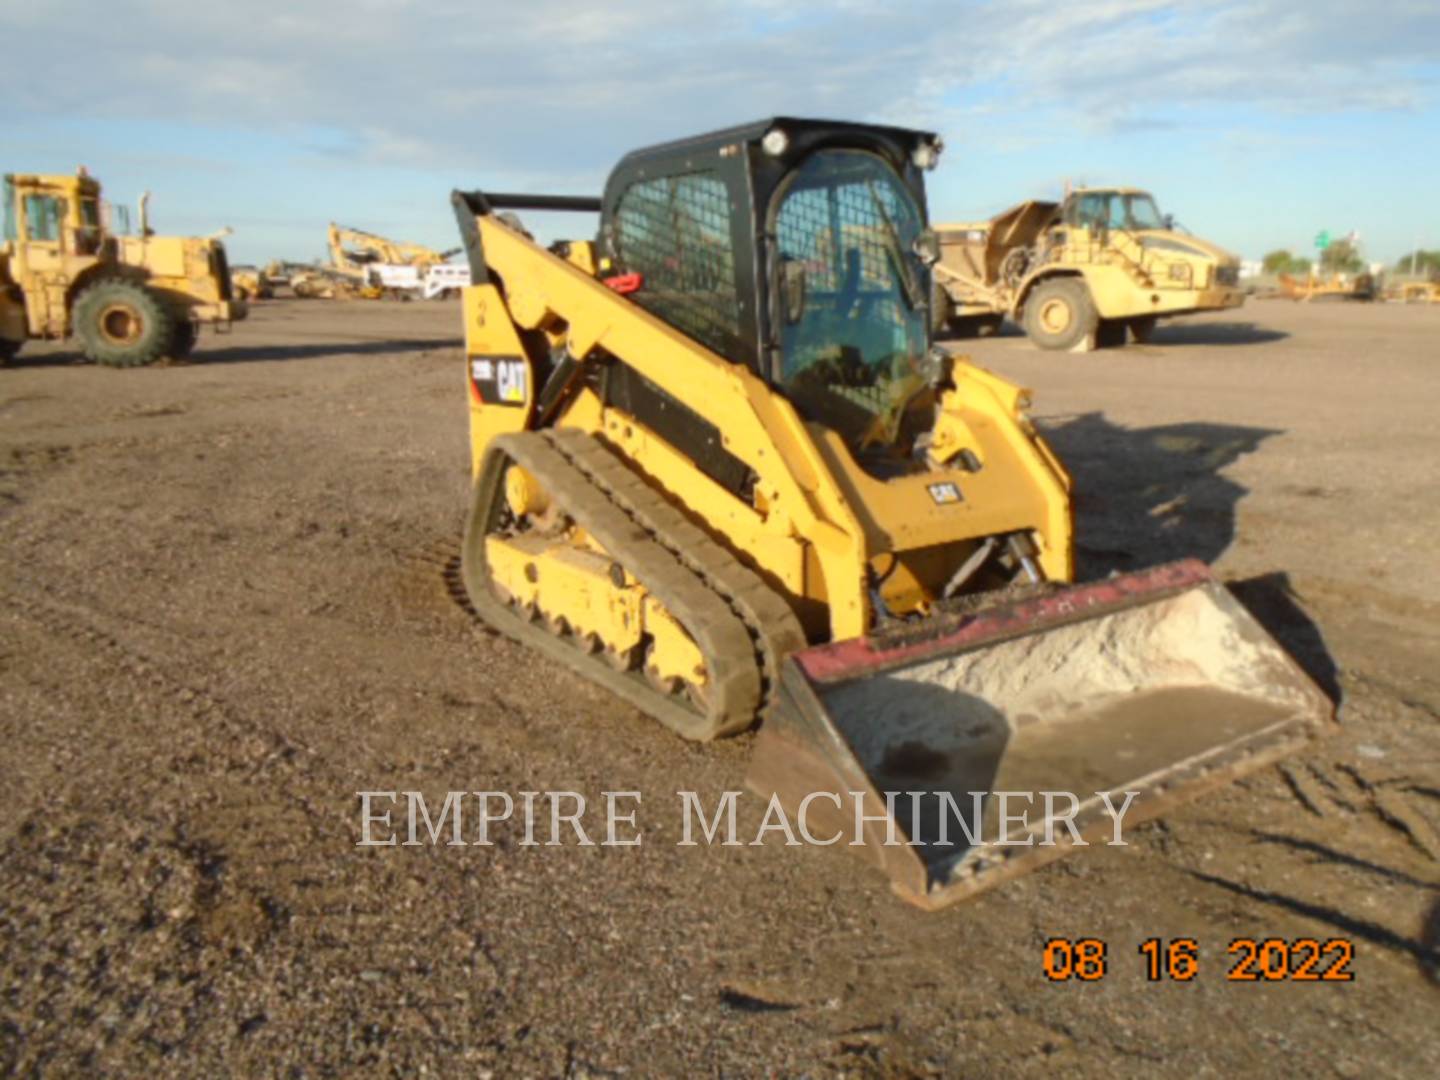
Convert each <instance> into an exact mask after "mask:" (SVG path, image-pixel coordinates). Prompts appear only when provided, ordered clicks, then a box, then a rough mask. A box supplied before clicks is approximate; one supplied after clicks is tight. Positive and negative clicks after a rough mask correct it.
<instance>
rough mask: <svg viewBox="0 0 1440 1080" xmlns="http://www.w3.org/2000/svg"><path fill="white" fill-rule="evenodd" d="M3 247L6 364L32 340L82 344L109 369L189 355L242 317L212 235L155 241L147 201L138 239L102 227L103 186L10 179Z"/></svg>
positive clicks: (1, 345) (0, 312)
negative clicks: (215, 329) (208, 331)
mask: <svg viewBox="0 0 1440 1080" xmlns="http://www.w3.org/2000/svg"><path fill="white" fill-rule="evenodd" d="M4 200H5V206H4V214H5V239H4V244H3V246H0V363H3V362H4V361H5V360H8V359H9V358H10V357H12V356H14V355H15V353H16V352H17V351H19V349H20V346H21V345H22V344H23V343H24V342H25V341H26V340H28V339H31V338H40V339H46V338H49V339H65V338H68V337H71V336H72V335H73V336H75V337H78V338H79V339H80V344H81V347H82V348H83V349H84V352H85V355H86V356H87V357H89V358H90V359H91V360H94V361H95V362H97V363H101V364H108V365H110V366H112V367H135V366H137V365H141V364H149V363H153V362H154V361H156V360H159V359H161V358H162V357H183V356H186V355H188V354H189V352H190V350H191V349H193V348H194V347H195V342H196V340H197V338H198V336H199V330H200V326H201V325H202V324H205V323H210V324H212V325H217V326H218V325H228V324H229V323H231V322H232V321H234V320H237V319H243V318H244V317H245V305H244V303H243V302H241V301H239V300H237V299H235V298H233V296H232V294H231V282H230V270H229V267H228V264H227V263H226V258H225V246H224V245H223V244H222V243H220V241H219V240H218V239H216V238H214V237H190V236H156V235H154V234H153V233H152V232H151V231H150V228H149V224H148V222H147V220H146V216H145V208H144V206H145V200H144V199H142V200H141V213H140V234H139V235H138V236H117V235H114V234H112V233H111V232H110V231H109V230H108V229H107V228H106V226H105V222H104V216H105V215H104V214H103V212H102V206H103V204H102V202H101V198H100V182H99V181H98V180H96V179H95V178H94V177H92V176H88V175H86V173H85V171H84V170H83V169H81V170H80V171H79V172H78V173H77V174H76V175H75V176H36V175H20V174H15V175H7V176H6V177H5V182H4Z"/></svg>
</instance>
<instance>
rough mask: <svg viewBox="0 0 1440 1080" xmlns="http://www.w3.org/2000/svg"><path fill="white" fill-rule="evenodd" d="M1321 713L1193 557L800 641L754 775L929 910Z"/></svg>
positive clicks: (755, 782) (1181, 792)
mask: <svg viewBox="0 0 1440 1080" xmlns="http://www.w3.org/2000/svg"><path fill="white" fill-rule="evenodd" d="M1333 719H1334V706H1333V705H1332V703H1331V702H1330V700H1329V699H1328V698H1327V697H1326V696H1325V695H1324V694H1323V693H1322V692H1321V691H1320V689H1319V688H1318V687H1317V686H1316V685H1315V684H1314V683H1313V682H1312V681H1311V680H1310V679H1309V677H1308V676H1306V675H1305V673H1304V672H1303V671H1301V669H1300V668H1299V667H1298V666H1297V665H1296V664H1295V662H1294V661H1293V660H1292V659H1291V658H1290V656H1289V655H1288V654H1287V653H1286V652H1285V651H1284V649H1282V648H1281V647H1280V646H1279V645H1278V644H1277V643H1276V642H1275V641H1274V639H1272V638H1271V637H1270V636H1269V635H1268V634H1267V633H1266V632H1265V631H1264V630H1263V629H1262V628H1261V627H1260V625H1259V624H1258V623H1257V622H1256V621H1255V620H1254V619H1253V618H1252V617H1251V616H1250V614H1249V613H1248V612H1247V611H1245V609H1244V608H1243V607H1241V606H1240V604H1239V603H1238V602H1237V601H1236V600H1235V599H1234V597H1233V596H1231V594H1230V593H1229V591H1228V590H1227V589H1225V587H1224V586H1223V585H1221V584H1220V583H1218V582H1217V581H1215V580H1214V579H1213V578H1212V577H1211V576H1210V573H1209V571H1208V570H1207V569H1206V568H1205V567H1204V565H1203V564H1201V563H1199V562H1195V561H1193V560H1191V561H1186V562H1180V563H1173V564H1170V565H1167V566H1162V567H1159V568H1156V569H1154V570H1149V571H1145V572H1142V573H1138V574H1132V575H1130V576H1127V577H1118V578H1112V579H1110V580H1108V581H1104V582H1100V583H1097V584H1092V585H1083V586H1076V587H1072V588H1068V589H1066V590H1064V591H1062V592H1057V593H1052V594H1050V595H1047V596H1043V597H1040V598H1037V599H1032V600H1027V601H1023V602H1020V603H1016V604H1012V605H1008V606H1002V607H997V608H992V609H989V610H986V611H983V612H981V613H979V614H976V615H972V616H968V617H963V618H959V619H953V620H951V621H949V622H941V621H939V620H937V621H936V622H935V623H933V624H925V625H924V626H923V627H921V628H918V629H917V630H916V632H914V633H911V634H908V635H899V636H894V635H892V636H887V637H884V638H859V639H854V640H851V641H844V642H838V643H835V644H832V645H822V646H817V647H815V648H811V649H807V650H804V651H802V652H799V653H795V654H793V655H792V656H791V657H790V658H789V659H788V660H787V661H786V664H785V670H784V673H783V676H782V695H781V702H780V707H779V708H778V709H777V710H776V712H775V715H774V716H773V717H772V718H771V719H770V720H769V721H767V723H766V724H765V726H764V727H763V728H761V731H760V734H759V736H758V738H757V740H756V746H755V758H754V761H753V763H752V765H751V768H750V774H749V776H748V777H747V783H748V785H749V786H750V788H751V789H752V790H754V791H756V792H757V793H759V794H760V795H762V796H764V797H767V798H768V797H770V796H771V795H778V796H779V798H780V801H781V803H782V805H783V806H784V807H785V809H786V811H787V813H788V815H789V817H790V820H791V821H799V822H801V823H802V824H804V825H805V826H806V831H807V834H808V835H807V839H809V840H812V841H813V842H817V843H824V842H827V841H831V840H832V837H833V838H835V839H834V842H836V844H837V846H843V845H849V846H851V847H852V850H856V851H860V852H863V853H864V854H865V855H866V856H868V857H869V858H871V859H872V860H873V861H875V862H876V863H878V864H879V866H880V867H881V868H882V869H883V870H884V871H885V872H886V873H887V874H888V875H889V876H890V878H891V881H892V882H893V884H894V887H895V888H896V890H897V891H898V892H899V893H900V894H901V895H902V896H904V897H905V898H906V899H908V900H910V901H912V902H914V903H916V904H919V905H920V906H922V907H927V908H938V907H943V906H945V905H947V904H951V903H954V902H955V901H957V900H961V899H964V898H966V897H968V896H971V895H973V894H974V893H976V892H979V891H981V890H982V889H986V888H990V887H991V886H993V885H996V884H999V883H1000V882H1003V881H1006V880H1008V879H1010V878H1013V877H1016V876H1018V875H1020V874H1023V873H1026V872H1027V871H1029V870H1031V869H1034V868H1035V867H1036V866H1038V865H1040V864H1042V863H1045V862H1048V861H1050V860H1051V859H1054V858H1057V857H1059V856H1060V855H1064V854H1066V853H1067V852H1068V851H1069V850H1070V848H1071V847H1073V846H1075V845H1076V844H1077V843H1079V842H1082V838H1083V842H1084V843H1090V842H1095V843H1110V842H1112V841H1113V840H1114V839H1115V836H1116V824H1115V822H1116V817H1117V815H1118V816H1119V818H1120V820H1121V823H1122V826H1123V828H1129V827H1130V826H1132V825H1134V824H1135V823H1136V822H1137V821H1139V820H1141V819H1143V818H1146V817H1153V816H1155V815H1156V814H1159V813H1161V812H1162V811H1164V810H1165V809H1167V808H1168V807H1170V806H1172V805H1174V804H1176V803H1179V802H1182V801H1184V800H1187V799H1190V798H1193V797H1194V796H1196V795H1197V794H1199V793H1201V792H1203V791H1205V790H1207V789H1210V788H1213V787H1217V786H1219V785H1221V784H1223V783H1226V782H1228V781H1230V780H1233V779H1234V778H1235V777H1237V776H1240V775H1242V774H1244V773H1247V772H1250V771H1252V770H1254V769H1257V768H1260V767H1261V766H1263V765H1266V764H1268V763H1269V762H1272V761H1274V760H1275V759H1276V758H1279V757H1281V756H1283V755H1284V754H1287V753H1289V752H1290V751H1292V750H1294V749H1295V748H1297V747H1299V746H1301V745H1302V744H1304V743H1306V742H1307V741H1309V740H1310V739H1312V738H1315V737H1316V736H1317V735H1320V734H1322V733H1323V732H1324V731H1325V730H1326V729H1327V728H1328V727H1329V726H1330V723H1331V722H1332V721H1333ZM1107 799H1108V803H1107ZM1127 803H1128V805H1127ZM1121 835H1122V838H1123V832H1122V834H1121Z"/></svg>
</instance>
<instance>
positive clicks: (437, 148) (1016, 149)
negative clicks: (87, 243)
mask: <svg viewBox="0 0 1440 1080" xmlns="http://www.w3.org/2000/svg"><path fill="white" fill-rule="evenodd" d="M0 40H4V41H5V42H6V43H7V45H8V46H9V47H8V48H7V50H6V52H7V59H6V63H5V64H4V65H0V89H3V94H4V100H5V101H6V103H7V106H6V113H7V116H6V120H5V123H4V125H3V127H0V169H4V170H5V171H13V170H35V171H70V170H73V169H74V167H75V166H76V165H77V164H80V163H82V162H83V163H84V164H85V165H86V166H88V167H89V169H90V170H91V172H93V173H95V174H96V175H98V176H99V177H100V178H101V179H102V181H103V182H104V184H105V186H106V189H107V194H108V195H109V197H111V198H112V199H115V200H118V201H123V202H127V203H133V202H134V200H135V198H136V196H137V195H138V194H139V192H140V191H141V190H143V189H146V188H148V189H150V190H151V191H152V192H153V193H154V200H153V203H152V213H153V218H154V221H155V224H156V226H157V227H158V228H159V229H160V230H161V231H165V232H183V233H206V232H211V231H213V230H215V229H218V228H220V227H221V226H223V225H229V226H231V227H232V228H233V229H234V230H235V232H234V235H233V236H232V237H231V238H230V239H229V240H228V241H227V243H228V244H229V246H230V248H231V251H232V253H233V258H234V260H235V261H237V262H247V261H248V262H255V261H264V260H266V259H268V258H272V257H284V258H291V259H297V260H308V259H310V258H313V257H316V256H319V255H321V254H322V252H323V247H324V233H325V225H326V223H327V222H328V221H330V220H331V219H334V220H337V221H340V222H341V223H343V224H347V225H353V226H356V227H359V228H364V229H369V230H371V231H375V232H381V233H385V234H387V235H393V236H396V237H397V238H402V239H413V240H418V241H421V242H426V243H430V244H432V245H434V246H437V247H452V246H454V245H455V243H456V242H457V240H456V232H455V226H454V222H453V218H452V217H451V216H450V210H449V203H448V193H449V191H450V189H451V188H452V187H455V186H467V187H472V186H473V187H486V186H488V187H491V188H494V189H502V190H531V191H554V192H574V193H595V192H598V190H599V188H600V186H601V184H602V183H603V180H604V177H605V174H606V173H607V171H608V170H609V167H610V166H611V165H612V164H613V163H614V162H615V161H616V160H617V159H618V158H619V157H620V156H621V154H623V153H624V152H625V151H627V150H630V149H633V148H634V147H637V146H641V145H645V144H647V143H650V142H654V141H658V140H661V139H666V138H673V137H676V136H680V135H686V134H692V133H695V132H699V131H705V130H709V129H711V128H715V127H721V126H726V125H729V124H732V123H737V122H741V121H745V120H750V119H756V118H759V117H763V116H767V115H772V114H784V113H789V114H799V115H818V116H832V117H841V118H847V119H857V120H872V121H884V122H888V123H898V124H903V125H908V126H914V127H924V128H928V129H931V130H936V131H939V132H940V133H941V134H942V135H943V136H944V138H945V141H946V145H947V150H946V154H945V156H944V158H943V159H942V162H941V165H940V168H939V169H938V170H937V171H936V172H935V173H934V174H932V179H931V188H930V195H931V213H932V217H933V218H934V219H935V220H937V221H943V220H957V219H958V220H966V219H972V218H981V217H986V216H989V215H990V214H992V213H995V212H997V211H999V210H1001V209H1003V208H1004V207H1005V206H1007V205H1009V204H1011V203H1013V202H1016V201H1019V200H1020V199H1024V198H1030V197H1035V196H1042V195H1054V194H1056V193H1057V192H1058V191H1059V190H1060V188H1061V186H1062V185H1063V183H1064V182H1065V180H1066V179H1067V178H1069V179H1070V180H1072V181H1075V182H1087V183H1095V184H1098V183H1124V184H1133V185H1137V186H1143V187H1148V188H1150V189H1151V190H1153V191H1154V192H1155V194H1156V196H1157V199H1158V200H1159V202H1160V204H1161V206H1162V209H1166V210H1169V211H1171V212H1173V213H1174V214H1175V215H1176V217H1177V218H1178V219H1179V220H1180V222H1181V223H1182V224H1184V225H1186V226H1187V227H1189V228H1190V229H1192V230H1193V231H1195V232H1197V233H1199V234H1201V235H1203V236H1206V237H1209V238H1211V239H1214V240H1216V241H1217V242H1219V243H1221V244H1223V245H1225V246H1227V247H1229V248H1231V249H1232V250H1235V251H1237V252H1240V253H1241V254H1243V255H1245V256H1247V257H1251V258H1258V257H1259V256H1260V255H1261V254H1263V253H1264V252H1265V251H1268V250H1271V249H1273V248H1277V247H1290V248H1292V249H1295V250H1305V249H1308V246H1309V244H1310V242H1311V240H1312V238H1313V237H1314V235H1315V233H1316V232H1317V231H1318V230H1320V229H1328V230H1329V231H1330V232H1332V233H1334V234H1337V235H1338V234H1343V233H1346V232H1349V231H1351V230H1356V231H1358V232H1359V234H1360V237H1361V243H1362V247H1363V249H1364V251H1365V253H1366V255H1367V257H1369V258H1370V259H1372V260H1383V261H1385V262H1393V261H1394V260H1395V259H1396V258H1397V257H1399V256H1400V255H1401V254H1402V253H1404V252H1405V251H1407V250H1408V249H1409V248H1410V247H1411V246H1413V245H1414V244H1415V243H1417V242H1419V243H1421V244H1422V245H1424V246H1426V247H1431V248H1440V209H1437V206H1440V188H1437V177H1440V2H1437V0H1424V2H1418V3H1417V2H1406V0H1393V2H1389V3H1386V4H1378V5H1374V6H1373V7H1372V6H1368V5H1358V4H1354V3H1340V2H1331V0H1310V2H1307V3H1303V4H1296V3H1294V0H1283V2H1282V0H1248V2H1206V0H1190V2H1182V3H1172V2H1163V0H1132V2H1128V3H1122V2H1118V0H1010V2H1008V3H988V2H965V0H948V2H945V3H928V2H927V3H904V2H901V0H891V2H888V3H886V2H883V0H873V2H872V0H841V2H838V3H832V4H815V5H805V4H799V3H794V2H793V0H792V2H788V3H783V4H782V3H779V2H778V0H724V2H721V0H689V2H687V3H683V4H676V3H674V2H673V0H626V2H625V3H623V4H603V5H602V4H575V3H568V2H560V0H527V2H525V3H515V2H513V0H511V2H505V3H489V2H478V3H477V2H469V0H292V2H291V3H289V4H287V5H259V6H258V7H257V6H256V5H241V4H225V5H209V4H205V3H202V2H196V0H149V2H143V3H142V2H130V0H112V2H109V3H101V2H96V0H45V2H43V3H35V2H34V0H0ZM536 224H537V225H540V231H541V233H542V235H545V234H547V233H548V234H550V235H554V234H555V232H556V229H557V225H556V223H554V222H550V223H545V224H541V223H539V222H536ZM564 226H569V229H570V231H571V232H572V233H573V234H575V235H581V234H584V232H585V231H586V230H587V228H588V227H589V224H588V223H587V222H586V221H584V220H583V219H579V220H573V221H569V222H565V223H563V225H562V226H561V227H562V228H563V227H564Z"/></svg>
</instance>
